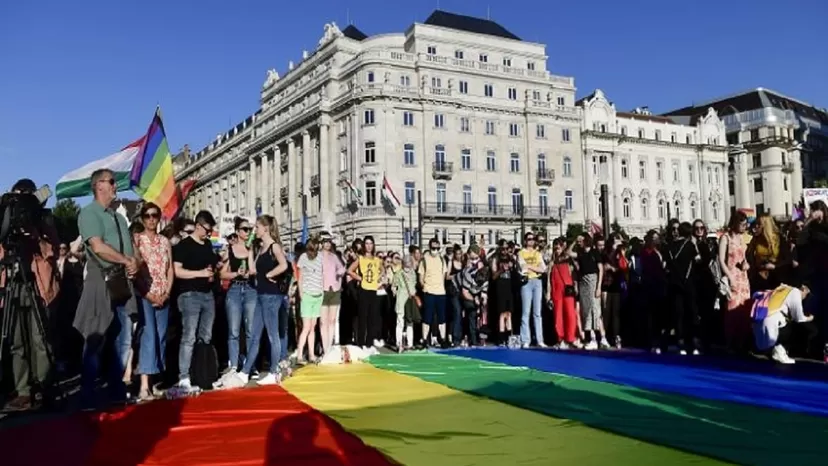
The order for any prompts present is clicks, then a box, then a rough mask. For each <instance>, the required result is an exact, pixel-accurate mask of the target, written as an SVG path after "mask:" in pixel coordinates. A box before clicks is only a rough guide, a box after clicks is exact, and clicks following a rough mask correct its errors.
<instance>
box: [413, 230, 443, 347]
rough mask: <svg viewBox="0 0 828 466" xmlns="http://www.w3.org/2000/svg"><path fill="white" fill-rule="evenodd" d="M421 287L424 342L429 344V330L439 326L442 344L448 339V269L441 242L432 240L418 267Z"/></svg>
mask: <svg viewBox="0 0 828 466" xmlns="http://www.w3.org/2000/svg"><path fill="white" fill-rule="evenodd" d="M417 275H418V276H419V277H420V286H421V287H422V288H423V298H424V299H423V340H425V341H426V343H429V342H430V341H431V340H430V339H429V336H428V334H429V330H431V328H432V326H434V325H437V328H438V330H439V336H438V337H437V338H438V340H439V341H440V343H441V344H442V343H443V342H444V341H445V337H446V280H447V279H448V267H446V261H445V259H443V255H442V254H441V253H440V241H438V240H437V238H431V241H429V242H428V252H427V253H425V254H423V258H422V260H420V264H419V266H418V267H417Z"/></svg>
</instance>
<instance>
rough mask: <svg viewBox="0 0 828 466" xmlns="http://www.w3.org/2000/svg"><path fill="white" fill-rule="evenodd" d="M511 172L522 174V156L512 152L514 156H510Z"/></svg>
mask: <svg viewBox="0 0 828 466" xmlns="http://www.w3.org/2000/svg"><path fill="white" fill-rule="evenodd" d="M509 172H511V173H518V172H520V154H518V153H516V152H512V154H511V155H510V156H509Z"/></svg>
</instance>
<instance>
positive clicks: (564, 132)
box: [561, 128, 572, 142]
mask: <svg viewBox="0 0 828 466" xmlns="http://www.w3.org/2000/svg"><path fill="white" fill-rule="evenodd" d="M571 140H572V138H571V136H570V134H569V128H563V129H561V141H563V142H570V141H571Z"/></svg>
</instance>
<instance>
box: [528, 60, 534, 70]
mask: <svg viewBox="0 0 828 466" xmlns="http://www.w3.org/2000/svg"><path fill="white" fill-rule="evenodd" d="M526 69H527V70H529V71H535V62H533V61H528V62H526Z"/></svg>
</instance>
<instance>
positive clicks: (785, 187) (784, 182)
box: [782, 177, 788, 215]
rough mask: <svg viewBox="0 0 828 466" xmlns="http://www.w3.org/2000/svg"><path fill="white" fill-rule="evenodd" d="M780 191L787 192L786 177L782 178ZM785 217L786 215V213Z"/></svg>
mask: <svg viewBox="0 0 828 466" xmlns="http://www.w3.org/2000/svg"><path fill="white" fill-rule="evenodd" d="M782 189H784V190H785V191H787V190H788V177H784V178H782ZM785 215H787V213H786V214H785Z"/></svg>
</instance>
